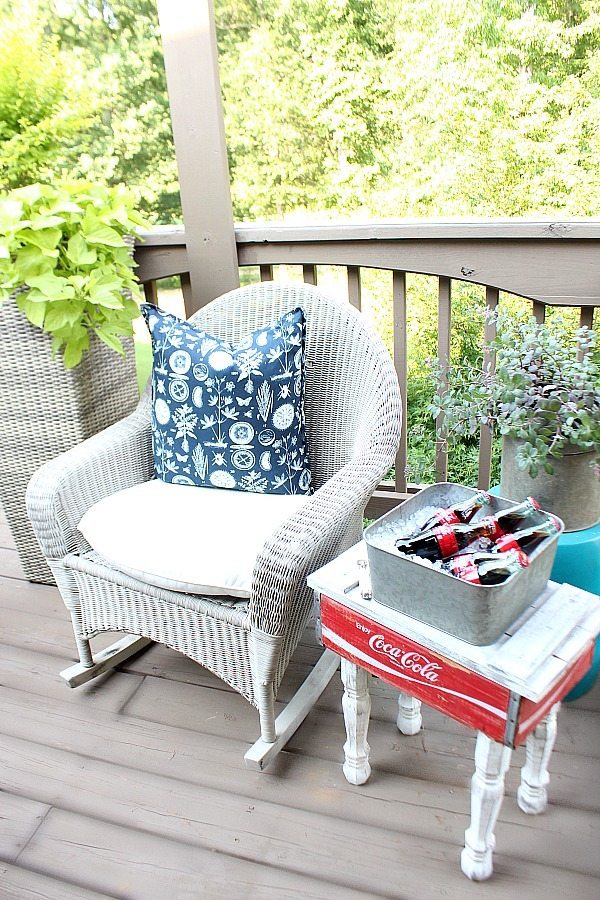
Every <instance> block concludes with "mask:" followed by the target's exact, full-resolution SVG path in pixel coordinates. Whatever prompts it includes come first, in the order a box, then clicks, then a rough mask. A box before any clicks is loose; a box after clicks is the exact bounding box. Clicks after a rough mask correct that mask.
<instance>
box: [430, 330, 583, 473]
mask: <svg viewBox="0 0 600 900" xmlns="http://www.w3.org/2000/svg"><path fill="white" fill-rule="evenodd" d="M494 320H495V325H496V332H497V336H496V337H495V338H494V339H493V340H491V341H489V342H488V344H487V345H486V347H487V349H488V350H490V351H492V355H491V357H490V359H492V360H494V363H495V364H494V363H492V362H488V364H487V365H485V364H484V365H483V366H482V367H481V368H479V369H478V368H475V367H474V366H472V365H461V366H458V365H452V366H450V367H449V368H446V369H444V370H443V373H441V371H440V370H438V374H443V375H444V379H445V381H446V383H447V390H445V391H443V390H438V392H437V393H436V396H435V397H434V400H433V404H432V406H431V412H432V414H433V415H434V417H436V418H437V416H438V415H439V414H440V413H443V414H444V417H443V425H442V427H441V429H440V437H442V438H443V439H444V440H445V441H446V442H447V443H452V442H453V441H455V440H456V439H457V438H461V437H465V436H468V435H474V434H475V433H476V432H477V431H478V429H479V427H480V425H483V424H487V425H489V426H490V427H491V428H492V429H494V430H495V431H496V432H497V433H500V434H501V435H508V436H510V437H512V438H517V439H519V441H520V447H519V449H518V452H517V465H518V466H519V468H521V469H524V470H527V471H528V472H529V474H530V475H531V476H532V477H533V478H535V476H536V475H537V474H538V472H539V471H540V469H541V468H543V469H544V470H545V471H546V472H548V473H550V474H551V473H552V472H553V466H552V460H553V459H556V458H558V457H561V456H563V455H564V454H565V452H567V451H569V450H571V451H572V450H573V448H577V449H579V450H590V451H591V450H593V451H595V453H596V463H595V469H596V474H600V467H599V466H598V462H599V461H600V366H599V365H598V362H599V356H600V351H599V345H598V335H597V334H596V332H595V331H593V330H592V329H590V328H586V327H583V328H579V329H577V330H576V331H575V332H574V333H572V332H570V331H569V329H568V327H567V325H566V324H565V323H564V322H563V321H562V320H555V321H553V322H552V323H551V324H545V323H544V324H541V323H539V322H537V321H536V320H535V319H534V318H533V317H531V318H530V319H528V320H527V321H526V322H519V321H517V320H515V319H511V318H510V317H509V316H508V314H507V313H497V314H494ZM439 383H441V382H438V384H439Z"/></svg>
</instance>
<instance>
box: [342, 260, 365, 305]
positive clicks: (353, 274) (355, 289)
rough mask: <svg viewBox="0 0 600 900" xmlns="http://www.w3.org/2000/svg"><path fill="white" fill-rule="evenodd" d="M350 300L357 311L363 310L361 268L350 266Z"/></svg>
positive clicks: (348, 268)
mask: <svg viewBox="0 0 600 900" xmlns="http://www.w3.org/2000/svg"><path fill="white" fill-rule="evenodd" d="M346 271H347V273H348V300H349V301H350V303H351V304H352V306H353V307H354V308H355V309H360V308H361V295H362V291H361V283H360V268H359V267H358V266H348V267H347V270H346Z"/></svg>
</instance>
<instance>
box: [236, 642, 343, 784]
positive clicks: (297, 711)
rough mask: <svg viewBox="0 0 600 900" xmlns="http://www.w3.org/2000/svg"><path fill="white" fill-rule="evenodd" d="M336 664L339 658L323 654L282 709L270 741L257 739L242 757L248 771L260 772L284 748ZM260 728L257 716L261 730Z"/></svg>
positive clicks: (314, 701)
mask: <svg viewBox="0 0 600 900" xmlns="http://www.w3.org/2000/svg"><path fill="white" fill-rule="evenodd" d="M339 664H340V659H339V656H337V655H336V654H335V653H333V652H332V651H331V650H325V652H324V653H323V654H322V655H321V657H320V659H319V661H318V663H317V664H316V666H315V667H314V668H313V670H312V671H311V673H310V675H309V676H308V678H307V679H306V680H305V681H304V682H303V683H302V684H301V685H300V687H299V688H298V690H297V691H296V693H295V694H294V696H293V697H292V699H291V700H290V701H289V703H288V704H287V705H286V707H285V709H284V710H283V711H282V712H280V713H279V715H278V716H277V718H276V719H275V736H274V739H273V740H272V741H268V740H265V738H264V737H260V738H259V739H258V740H257V741H256V743H254V744H252V746H251V747H250V749H249V750H248V752H247V753H246V755H245V756H244V761H245V763H246V765H247V766H248V768H249V769H254V770H255V771H257V772H261V771H262V770H263V769H264V768H265V767H266V766H268V765H269V763H270V762H272V760H273V759H274V758H275V757H276V756H277V754H278V753H279V751H280V750H282V749H283V748H284V747H285V745H286V744H287V742H288V741H289V739H290V738H291V737H292V735H293V734H294V732H295V731H297V730H298V728H299V727H300V725H301V724H302V722H303V721H304V720H305V718H306V717H307V715H308V714H309V712H310V711H311V709H312V708H313V706H314V705H315V703H316V702H317V700H318V699H319V697H320V696H321V694H322V693H323V691H324V690H325V688H326V687H327V685H328V684H329V682H330V681H331V679H332V678H333V675H334V673H335V672H336V671H337V668H338V666H339ZM262 724H263V718H262V714H261V730H262ZM269 734H270V733H269Z"/></svg>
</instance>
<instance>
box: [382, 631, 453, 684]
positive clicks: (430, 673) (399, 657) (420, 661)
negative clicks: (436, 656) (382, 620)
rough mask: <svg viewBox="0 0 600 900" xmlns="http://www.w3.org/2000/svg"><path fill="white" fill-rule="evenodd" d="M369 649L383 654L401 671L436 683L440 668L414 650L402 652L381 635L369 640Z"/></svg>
mask: <svg viewBox="0 0 600 900" xmlns="http://www.w3.org/2000/svg"><path fill="white" fill-rule="evenodd" d="M369 647H370V648H371V650H376V651H377V652H378V653H383V654H385V656H387V658H388V659H389V660H391V661H392V662H393V663H395V665H397V666H399V667H400V668H402V669H407V670H408V671H409V672H413V673H414V674H415V675H419V677H420V678H424V679H425V680H426V681H430V682H436V681H437V680H438V678H439V672H440V671H441V668H442V667H441V666H440V665H438V663H435V662H431V660H429V659H427V657H426V656H423V654H422V653H418V652H417V651H416V650H404V649H403V648H402V647H395V646H394V644H391V643H389V642H388V641H386V639H385V637H384V636H383V635H382V634H374V635H373V636H372V637H371V638H369Z"/></svg>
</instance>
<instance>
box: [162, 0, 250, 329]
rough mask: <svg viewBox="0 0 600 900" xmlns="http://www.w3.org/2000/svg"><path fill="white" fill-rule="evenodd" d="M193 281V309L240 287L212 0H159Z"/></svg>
mask: <svg viewBox="0 0 600 900" xmlns="http://www.w3.org/2000/svg"><path fill="white" fill-rule="evenodd" d="M158 16H159V21H160V28H161V33H162V42H163V49H164V58H165V70H166V74H167V87H168V92H169V103H170V107H171V119H172V123H173V137H174V140H175V153H176V157H177V168H178V170H179V185H180V191H181V206H182V210H183V220H184V223H185V233H186V238H187V249H188V259H189V268H190V281H191V302H186V312H187V314H188V315H189V314H190V313H192V312H195V311H196V310H197V309H200V307H202V306H204V305H205V304H206V303H209V302H210V301H211V300H213V299H214V298H215V297H217V296H218V295H219V294H222V293H224V292H225V291H229V290H231V289H233V288H236V287H239V283H240V281H239V273H238V260H237V249H236V243H235V233H234V228H233V211H232V206H231V193H230V188H229V168H228V165H227V147H226V144H225V126H224V122H223V107H222V102H221V86H220V81H219V64H218V54H217V39H216V30H215V17H214V9H213V2H212V0H196V2H194V3H190V2H189V0H158Z"/></svg>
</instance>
